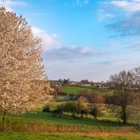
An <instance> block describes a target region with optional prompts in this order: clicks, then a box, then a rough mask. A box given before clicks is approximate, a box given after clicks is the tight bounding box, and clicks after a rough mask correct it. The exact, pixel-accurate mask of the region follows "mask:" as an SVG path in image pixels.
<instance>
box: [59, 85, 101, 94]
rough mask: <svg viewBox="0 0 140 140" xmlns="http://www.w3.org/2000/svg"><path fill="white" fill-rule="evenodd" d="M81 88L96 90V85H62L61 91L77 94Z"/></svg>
mask: <svg viewBox="0 0 140 140" xmlns="http://www.w3.org/2000/svg"><path fill="white" fill-rule="evenodd" d="M82 90H93V91H98V90H99V88H98V87H74V86H62V87H61V91H62V92H64V93H74V94H78V93H79V92H80V91H82Z"/></svg>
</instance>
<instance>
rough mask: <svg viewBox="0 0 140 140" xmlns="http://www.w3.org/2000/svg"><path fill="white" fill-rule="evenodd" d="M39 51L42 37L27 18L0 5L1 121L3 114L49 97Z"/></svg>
mask: <svg viewBox="0 0 140 140" xmlns="http://www.w3.org/2000/svg"><path fill="white" fill-rule="evenodd" d="M41 52H42V48H41V40H40V39H39V38H37V37H34V35H33V33H32V30H31V27H30V26H28V24H27V22H26V20H25V19H24V18H23V17H22V16H20V17H18V16H17V15H16V13H13V12H8V11H6V9H5V8H3V7H2V8H0V110H1V111H2V112H3V113H4V115H3V123H4V124H5V118H6V114H17V113H23V112H26V111H30V110H31V109H33V108H35V107H36V105H37V104H38V103H39V102H42V101H44V100H46V99H49V98H50V96H49V95H48V93H50V91H51V88H50V85H49V82H48V80H47V79H46V78H45V77H46V76H45V73H44V68H43V66H42V64H41V62H42V58H41V56H40V55H41ZM44 79H45V83H43V82H42V81H43V80H44ZM44 87H46V88H45V90H44Z"/></svg>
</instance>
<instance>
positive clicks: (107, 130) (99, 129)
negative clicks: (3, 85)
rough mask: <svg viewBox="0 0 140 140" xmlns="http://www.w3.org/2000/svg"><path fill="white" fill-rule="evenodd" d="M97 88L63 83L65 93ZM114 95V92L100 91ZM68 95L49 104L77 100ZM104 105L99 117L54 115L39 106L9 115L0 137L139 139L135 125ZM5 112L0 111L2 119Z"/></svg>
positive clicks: (3, 139) (26, 139)
mask: <svg viewBox="0 0 140 140" xmlns="http://www.w3.org/2000/svg"><path fill="white" fill-rule="evenodd" d="M86 89H90V90H93V91H97V90H98V91H99V89H97V88H96V87H95V88H83V87H70V86H63V87H62V92H65V93H71V92H73V93H74V94H75V95H78V93H79V91H81V90H86ZM101 92H103V93H105V94H111V92H112V91H101ZM74 101H75V100H70V99H69V97H68V96H67V95H65V94H64V95H58V96H57V98H55V100H54V101H52V102H50V103H48V104H47V105H49V106H50V108H51V110H55V109H56V108H57V106H58V105H60V104H63V103H66V102H74ZM101 108H102V109H103V111H104V112H105V114H104V115H103V116H100V117H98V120H95V119H93V118H92V116H91V115H90V114H89V115H88V118H80V116H79V118H76V119H75V118H74V117H72V116H71V114H67V115H66V114H63V115H62V116H61V117H58V116H54V115H53V114H52V113H51V112H42V108H38V109H36V110H34V111H32V112H28V113H25V114H21V115H8V116H7V124H6V129H5V132H2V121H0V130H1V131H0V140H71V139H73V140H140V132H134V131H135V127H134V125H133V124H130V123H129V124H127V125H124V124H122V123H121V122H120V121H118V119H117V118H116V117H115V115H114V114H113V113H111V112H110V113H109V112H107V110H106V109H105V105H104V104H102V105H101ZM2 116H3V114H2V113H0V120H2Z"/></svg>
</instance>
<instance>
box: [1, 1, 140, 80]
mask: <svg viewBox="0 0 140 140" xmlns="http://www.w3.org/2000/svg"><path fill="white" fill-rule="evenodd" d="M0 6H4V7H6V8H7V10H10V11H13V12H16V13H17V14H18V15H21V14H22V15H23V17H25V18H26V20H27V21H28V23H29V25H31V26H32V30H33V32H34V34H35V35H36V36H39V37H41V38H42V46H43V49H44V50H43V53H42V57H43V64H44V66H45V71H46V74H47V76H48V78H49V79H51V80H54V79H56V80H57V79H64V78H65V79H67V78H70V80H75V81H80V80H82V79H88V80H90V81H91V80H92V81H99V82H100V81H107V80H108V79H109V76H110V75H112V74H115V73H118V72H120V71H121V70H129V69H132V68H135V67H138V66H139V61H140V0H0Z"/></svg>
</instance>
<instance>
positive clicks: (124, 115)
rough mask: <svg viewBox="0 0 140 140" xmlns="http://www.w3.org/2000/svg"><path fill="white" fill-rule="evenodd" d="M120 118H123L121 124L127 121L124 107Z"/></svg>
mask: <svg viewBox="0 0 140 140" xmlns="http://www.w3.org/2000/svg"><path fill="white" fill-rule="evenodd" d="M122 120H123V124H126V123H127V114H126V108H122Z"/></svg>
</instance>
